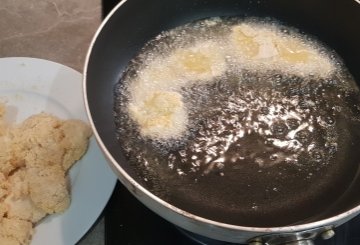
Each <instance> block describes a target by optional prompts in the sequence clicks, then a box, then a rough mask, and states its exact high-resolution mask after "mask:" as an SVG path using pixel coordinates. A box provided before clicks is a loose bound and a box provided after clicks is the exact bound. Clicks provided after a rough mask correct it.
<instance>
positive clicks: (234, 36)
mask: <svg viewBox="0 0 360 245" xmlns="http://www.w3.org/2000/svg"><path fill="white" fill-rule="evenodd" d="M245 28H247V26H246V25H244V24H242V25H237V26H234V27H233V28H232V30H231V34H230V40H231V42H232V43H233V46H234V47H236V49H237V51H238V52H240V53H241V54H242V55H244V56H245V57H247V58H254V57H255V56H257V55H258V53H259V50H260V44H259V43H258V42H257V41H256V40H255V36H256V35H257V33H254V32H247V33H245V30H244V29H245Z"/></svg>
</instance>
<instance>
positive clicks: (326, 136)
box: [115, 18, 360, 226]
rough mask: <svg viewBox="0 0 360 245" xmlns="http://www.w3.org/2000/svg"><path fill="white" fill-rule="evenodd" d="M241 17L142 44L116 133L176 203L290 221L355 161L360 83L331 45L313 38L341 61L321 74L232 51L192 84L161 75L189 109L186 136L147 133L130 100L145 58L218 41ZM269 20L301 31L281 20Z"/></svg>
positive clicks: (330, 196) (334, 193)
mask: <svg viewBox="0 0 360 245" xmlns="http://www.w3.org/2000/svg"><path fill="white" fill-rule="evenodd" d="M241 21H244V20H239V19H218V18H216V19H210V20H205V21H200V22H196V23H192V24H188V25H186V26H184V27H179V28H177V29H174V30H171V31H169V32H165V33H163V34H162V35H160V36H159V37H157V38H155V39H154V40H152V41H151V42H150V43H149V44H148V45H147V46H145V48H144V49H143V50H142V52H141V54H139V56H138V57H137V58H135V59H134V60H133V61H132V65H130V66H129V68H128V70H127V72H126V73H125V74H124V76H123V78H122V80H121V81H120V83H119V84H118V86H117V88H116V89H115V95H116V96H115V98H116V99H115V122H116V125H117V128H118V131H117V136H118V139H119V143H120V146H121V148H122V149H123V150H124V152H125V154H126V156H127V158H128V160H129V162H130V163H131V164H132V166H133V167H134V169H135V171H136V173H137V174H138V177H139V178H140V179H141V181H142V183H143V185H144V186H145V187H146V188H148V189H149V190H150V191H151V192H153V193H154V194H155V195H158V196H159V197H160V198H162V199H164V200H165V201H167V202H169V203H171V204H173V205H174V206H176V207H178V208H181V209H183V210H185V211H188V212H191V213H193V214H195V215H199V216H202V217H205V218H208V219H212V220H216V221H221V222H226V223H231V224H236V225H248V226H274V225H287V224H290V223H291V222H295V221H299V220H302V219H307V218H309V217H311V216H312V215H315V214H316V213H318V212H321V211H323V210H324V209H326V208H327V207H328V206H330V204H331V203H332V202H334V201H335V200H336V199H337V198H338V197H339V196H340V195H341V193H342V192H343V191H344V190H345V189H346V186H347V185H348V183H350V182H351V180H352V177H353V176H352V174H353V173H355V170H356V168H357V166H358V162H357V160H356V159H353V158H352V157H351V152H352V151H353V150H354V149H356V148H357V147H358V146H359V134H356V133H354V131H353V130H354V129H358V128H360V127H359V126H360V116H359V115H360V103H359V98H360V97H359V91H358V89H357V87H356V85H355V82H354V81H353V78H352V77H351V75H350V74H349V73H348V72H347V70H346V68H345V67H343V66H342V65H341V60H340V59H339V58H338V57H337V56H336V55H335V54H334V53H333V52H331V51H327V52H325V50H326V49H325V48H323V47H321V45H320V44H319V43H317V42H316V41H314V40H313V39H311V40H310V41H309V40H307V42H309V43H312V44H314V45H315V46H316V47H317V48H318V49H319V52H320V53H321V54H323V55H325V56H328V57H329V62H331V63H332V64H334V65H335V66H337V67H338V68H336V69H335V70H334V71H333V72H332V73H331V74H328V75H327V76H325V77H324V76H323V75H318V74H313V73H314V70H311V72H310V73H309V74H307V75H302V74H300V73H298V72H294V70H291V69H290V70H286V69H280V70H279V69H278V67H276V66H275V67H274V69H269V68H267V67H266V65H263V64H255V65H254V66H253V67H248V66H243V65H242V64H241V62H240V63H239V60H237V59H236V58H234V57H232V55H231V54H230V55H228V54H227V55H226V60H227V63H228V69H227V71H226V72H225V73H224V74H222V75H221V76H218V77H214V78H212V79H209V80H208V81H206V82H204V81H201V82H198V83H196V82H195V83H194V82H193V83H191V84H188V85H186V86H185V85H184V81H182V80H181V79H179V80H178V81H177V80H176V79H174V80H172V81H165V82H166V86H168V87H167V88H168V89H169V90H171V91H177V92H179V93H180V94H181V95H182V97H183V101H184V103H185V106H186V109H187V111H188V125H187V132H185V133H184V135H183V136H182V137H180V138H173V139H167V140H161V139H156V138H155V139H152V138H149V137H143V136H141V135H140V134H139V130H138V126H137V124H136V122H134V121H133V120H132V118H131V117H129V114H128V110H127V105H128V103H129V101H131V100H132V95H131V84H132V82H133V81H135V80H136V79H138V78H139V77H140V76H141V74H143V72H144V69H146V68H148V66H147V64H149V63H151V62H159V65H166V64H162V63H161V62H162V61H161V60H159V55H161V56H162V57H164V56H166V55H167V54H169V53H171V50H172V49H174V48H178V47H179V46H182V47H186V46H187V45H189V43H190V44H191V43H192V42H195V41H198V40H208V39H211V40H212V41H216V42H219V45H221V40H222V38H223V37H224V36H226V35H225V34H226V33H227V32H229V31H230V29H231V28H230V27H229V26H231V25H234V23H237V22H241ZM254 21H255V20H251V22H254ZM256 24H257V25H260V24H263V23H262V22H261V21H258V22H256ZM267 26H268V27H271V28H275V27H276V28H278V29H281V30H282V31H284V32H286V33H291V32H294V33H295V34H296V33H297V32H296V31H295V30H293V29H291V28H285V27H282V26H281V27H277V23H275V22H272V24H271V25H267ZM274 26H275V27H274ZM295 34H294V35H295ZM162 60H164V59H162ZM294 73H295V74H294ZM177 83H178V84H181V86H180V85H178V84H177ZM151 86H153V85H149V87H147V89H149V88H151ZM156 86H157V85H156ZM161 86H162V87H161V88H164V87H163V85H161ZM155 89H157V87H155ZM299 210H301V212H300V211H299Z"/></svg>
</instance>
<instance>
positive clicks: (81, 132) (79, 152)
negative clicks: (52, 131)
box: [60, 120, 92, 172]
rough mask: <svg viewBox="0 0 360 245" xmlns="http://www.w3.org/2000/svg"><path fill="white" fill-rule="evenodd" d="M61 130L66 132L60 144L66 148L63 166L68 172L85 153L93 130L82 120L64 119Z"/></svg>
mask: <svg viewBox="0 0 360 245" xmlns="http://www.w3.org/2000/svg"><path fill="white" fill-rule="evenodd" d="M60 130H62V132H63V134H64V137H63V138H62V140H61V143H60V145H61V147H62V148H63V149H64V150H65V153H64V155H63V160H62V166H63V168H64V170H65V172H66V171H67V170H68V169H69V168H70V167H71V166H72V165H73V164H74V163H75V162H76V161H78V160H79V159H80V158H81V157H82V156H83V155H84V154H85V152H86V150H87V148H88V142H89V138H90V136H91V135H92V131H91V128H90V127H89V126H88V125H87V124H86V123H84V122H82V121H80V120H67V121H64V122H63V123H62V125H61V127H60Z"/></svg>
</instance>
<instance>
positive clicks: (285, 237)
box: [248, 226, 335, 245]
mask: <svg viewBox="0 0 360 245" xmlns="http://www.w3.org/2000/svg"><path fill="white" fill-rule="evenodd" d="M334 235H335V232H334V230H333V227H331V226H327V227H318V228H314V229H310V230H305V231H299V232H294V233H277V234H268V235H265V236H260V237H255V238H252V239H250V240H249V241H248V244H249V245H264V244H266V245H314V244H315V243H314V240H315V239H316V238H317V237H321V238H322V239H323V240H327V239H330V238H332V237H333V236H334Z"/></svg>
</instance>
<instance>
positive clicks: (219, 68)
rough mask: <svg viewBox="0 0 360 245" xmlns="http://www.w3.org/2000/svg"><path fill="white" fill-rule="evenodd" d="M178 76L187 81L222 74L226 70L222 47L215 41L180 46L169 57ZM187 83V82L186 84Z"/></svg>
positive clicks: (204, 79)
mask: <svg viewBox="0 0 360 245" xmlns="http://www.w3.org/2000/svg"><path fill="white" fill-rule="evenodd" d="M169 59H170V65H171V66H173V67H174V69H173V70H174V71H175V72H177V74H178V77H181V78H184V79H185V80H186V82H194V81H205V82H208V81H209V80H211V79H213V78H215V77H218V76H221V75H222V74H224V72H225V70H226V62H225V55H224V51H223V50H222V47H221V46H220V45H218V44H216V43H215V42H210V41H207V42H199V43H197V44H195V45H194V46H191V47H187V48H179V49H177V50H175V51H174V53H173V54H172V55H171V56H170V57H169ZM185 85H186V84H185Z"/></svg>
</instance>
